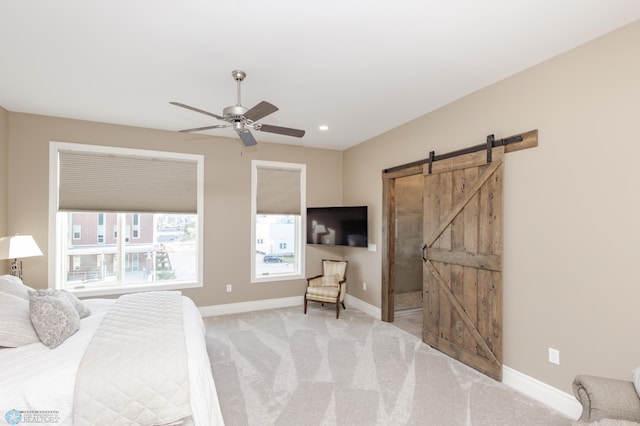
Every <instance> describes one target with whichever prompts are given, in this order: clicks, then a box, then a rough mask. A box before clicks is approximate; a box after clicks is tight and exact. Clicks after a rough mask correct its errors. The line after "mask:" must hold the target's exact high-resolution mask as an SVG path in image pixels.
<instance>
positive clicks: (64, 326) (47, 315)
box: [29, 290, 80, 349]
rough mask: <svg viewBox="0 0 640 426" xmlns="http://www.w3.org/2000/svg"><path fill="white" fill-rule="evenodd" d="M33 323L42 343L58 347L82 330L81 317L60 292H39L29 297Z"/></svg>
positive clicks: (50, 346) (51, 347) (52, 347)
mask: <svg viewBox="0 0 640 426" xmlns="http://www.w3.org/2000/svg"><path fill="white" fill-rule="evenodd" d="M29 314H30V316H31V323H32V324H33V328H35V330H36V333H38V336H39V337H40V340H41V341H42V343H44V344H45V345H47V346H48V347H49V348H50V349H54V348H56V347H58V346H59V345H60V344H61V343H62V342H64V341H65V340H67V338H68V337H69V336H71V335H73V334H74V333H75V332H76V331H78V329H79V328H80V315H79V314H78V311H77V310H76V308H75V307H74V306H73V304H72V303H71V301H70V300H69V299H68V298H67V296H65V295H64V294H63V293H62V292H61V291H59V290H52V291H50V290H37V291H34V292H32V293H31V295H30V296H29Z"/></svg>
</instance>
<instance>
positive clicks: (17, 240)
mask: <svg viewBox="0 0 640 426" xmlns="http://www.w3.org/2000/svg"><path fill="white" fill-rule="evenodd" d="M33 256H42V252H41V251H40V248H39V247H38V244H36V242H35V240H34V239H33V237H32V236H31V235H14V236H12V237H2V238H0V260H2V259H13V261H12V262H11V275H13V276H16V277H18V278H20V279H22V261H21V260H18V258H23V257H33Z"/></svg>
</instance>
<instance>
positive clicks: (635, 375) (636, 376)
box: [632, 367, 640, 397]
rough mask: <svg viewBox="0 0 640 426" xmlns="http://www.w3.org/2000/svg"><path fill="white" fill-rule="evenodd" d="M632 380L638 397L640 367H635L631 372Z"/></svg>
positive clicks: (639, 392)
mask: <svg viewBox="0 0 640 426" xmlns="http://www.w3.org/2000/svg"><path fill="white" fill-rule="evenodd" d="M632 380H633V386H634V387H635V388H636V392H637V393H638V396H639V397H640V367H636V368H635V370H633V379H632Z"/></svg>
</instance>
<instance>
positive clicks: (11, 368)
mask: <svg viewBox="0 0 640 426" xmlns="http://www.w3.org/2000/svg"><path fill="white" fill-rule="evenodd" d="M83 302H84V303H86V304H87V305H88V306H89V307H90V308H91V312H92V313H91V315H90V316H89V317H87V318H84V319H82V320H81V322H80V324H81V325H80V330H78V332H77V333H75V334H74V335H73V336H71V337H69V338H68V339H67V340H66V341H65V342H64V343H63V344H62V345H60V346H58V347H57V348H56V349H53V350H51V349H48V348H47V347H46V346H45V345H44V344H42V343H34V344H31V345H27V346H22V347H20V348H3V349H0V418H2V419H4V417H5V413H6V412H8V411H9V410H12V409H15V410H18V411H22V412H25V411H31V412H40V413H42V412H45V411H49V412H52V413H53V414H55V415H56V416H57V422H55V423H53V422H52V423H53V424H56V425H66V426H70V425H71V424H72V418H73V415H72V407H73V392H74V386H75V380H76V373H77V370H78V366H79V364H80V360H81V358H82V356H83V354H84V351H85V349H86V347H87V345H88V344H89V341H90V340H91V338H92V336H93V334H94V332H95V330H96V328H97V327H98V325H99V323H100V322H101V321H102V319H103V318H104V316H105V314H106V312H107V311H108V310H109V308H110V307H111V306H112V305H113V303H114V302H115V300H112V299H87V300H83ZM182 305H183V309H184V311H183V323H184V330H185V340H186V342H187V360H188V365H189V390H190V395H191V402H190V403H191V411H192V419H190V420H189V421H188V422H187V423H186V424H195V425H196V426H209V425H223V424H224V422H223V419H222V413H221V411H220V406H219V404H218V395H217V392H216V389H215V385H214V383H213V378H212V376H211V367H210V363H209V358H208V356H207V352H206V346H205V340H204V337H203V334H204V324H203V321H202V318H201V316H200V313H199V312H198V309H197V308H196V306H195V304H194V303H193V301H191V300H190V299H188V298H186V297H183V298H182Z"/></svg>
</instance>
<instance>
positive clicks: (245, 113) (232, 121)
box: [169, 70, 305, 146]
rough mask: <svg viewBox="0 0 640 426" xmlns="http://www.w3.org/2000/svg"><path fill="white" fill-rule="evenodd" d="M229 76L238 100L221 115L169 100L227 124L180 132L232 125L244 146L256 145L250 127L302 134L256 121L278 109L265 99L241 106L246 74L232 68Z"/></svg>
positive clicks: (278, 132) (302, 131) (273, 131)
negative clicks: (247, 106)
mask: <svg viewBox="0 0 640 426" xmlns="http://www.w3.org/2000/svg"><path fill="white" fill-rule="evenodd" d="M231 76H232V77H233V79H234V80H235V81H236V84H237V91H238V102H237V103H236V104H235V105H234V106H228V107H226V108H225V109H224V110H222V115H221V116H220V115H217V114H213V113H211V112H208V111H203V110H201V109H198V108H194V107H192V106H189V105H185V104H183V103H180V102H169V103H170V104H171V105H175V106H179V107H181V108H186V109H190V110H191V111H195V112H199V113H201V114H206V115H209V116H211V117H214V118H217V119H218V120H222V121H226V122H227V124H215V125H213V126H205V127H196V128H195V129H185V130H180V131H181V132H199V131H202V130H210V129H222V128H225V127H233V130H235V132H236V133H237V134H238V136H239V137H240V139H241V140H242V143H243V144H244V145H245V146H252V145H256V144H257V142H256V138H254V137H253V134H251V131H250V129H253V130H258V131H261V132H268V133H277V134H279V135H285V136H293V137H296V138H301V137H303V136H304V133H305V131H304V130H298V129H291V128H289V127H280V126H272V125H270V124H261V123H256V122H257V121H258V120H260V119H262V118H264V117H266V116H267V115H269V114H273V113H274V112H276V111H277V110H278V107H276V106H275V105H272V104H270V103H269V102H267V101H262V102H260V103H259V104H257V105H256V106H254V107H253V108H251V109H247V108H245V107H243V106H242V103H241V101H240V83H241V82H242V80H244V78H245V77H246V76H247V74H246V73H245V72H244V71H240V70H234V71H232V72H231Z"/></svg>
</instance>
